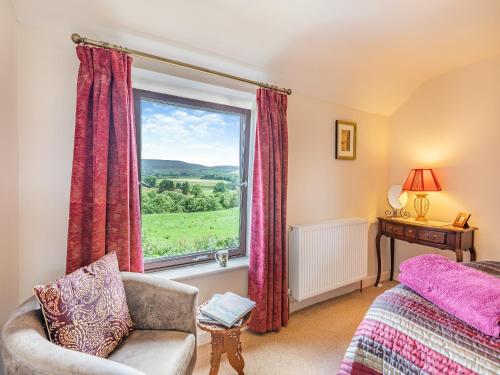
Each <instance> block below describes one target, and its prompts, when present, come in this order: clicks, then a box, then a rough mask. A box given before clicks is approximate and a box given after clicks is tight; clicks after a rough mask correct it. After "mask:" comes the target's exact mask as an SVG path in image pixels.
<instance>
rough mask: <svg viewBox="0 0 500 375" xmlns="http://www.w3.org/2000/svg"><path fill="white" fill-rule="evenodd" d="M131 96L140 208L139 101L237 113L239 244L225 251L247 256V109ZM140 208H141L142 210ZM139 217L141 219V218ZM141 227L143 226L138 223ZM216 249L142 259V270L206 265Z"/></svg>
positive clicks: (159, 96)
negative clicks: (238, 130) (238, 134)
mask: <svg viewBox="0 0 500 375" xmlns="http://www.w3.org/2000/svg"><path fill="white" fill-rule="evenodd" d="M133 94H134V116H135V128H136V145H137V167H138V168H137V169H138V173H139V176H138V178H139V194H140V196H139V198H140V202H141V206H142V186H141V167H142V165H141V155H142V111H141V109H142V108H141V100H142V99H146V100H150V101H156V102H160V103H167V104H171V105H178V106H181V107H188V108H195V109H205V110H208V111H211V112H218V113H229V114H236V115H239V116H240V117H241V122H240V165H239V168H240V176H241V182H240V245H239V247H238V248H230V249H227V250H228V251H229V257H230V258H236V257H244V256H246V246H247V232H248V231H247V223H248V177H249V176H248V173H249V165H250V126H251V115H252V111H251V110H250V109H246V108H240V107H234V106H230V105H225V104H218V103H212V102H207V101H203V100H197V99H191V98H185V97H180V96H174V95H169V94H163V93H158V92H154V91H148V90H142V89H137V88H134V89H133ZM141 209H142V207H141ZM141 217H142V216H141ZM141 225H142V224H141ZM217 251H219V250H212V251H203V252H197V253H191V254H186V255H179V256H173V257H168V258H158V259H156V260H144V270H145V271H154V270H160V269H167V268H174V267H182V266H190V265H193V264H198V263H206V262H210V261H213V260H214V254H215V253H216V252H217Z"/></svg>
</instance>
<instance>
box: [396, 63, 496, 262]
mask: <svg viewBox="0 0 500 375" xmlns="http://www.w3.org/2000/svg"><path fill="white" fill-rule="evenodd" d="M499 98H500V56H498V57H496V58H493V59H489V60H485V61H482V62H479V63H477V64H473V65H469V66H467V67H465V68H462V69H459V70H456V71H453V72H450V73H448V74H445V75H442V76H440V77H437V78H435V79H432V80H431V81H429V82H427V83H425V84H424V85H422V86H421V87H420V88H419V89H418V90H417V91H416V92H415V93H414V94H413V95H412V96H411V97H410V98H409V99H408V100H407V102H406V103H405V104H404V105H403V106H402V107H401V108H400V109H399V110H398V111H397V112H396V113H395V114H394V115H393V116H392V118H391V138H390V145H391V151H392V152H391V156H390V165H391V169H390V180H391V183H393V184H396V183H398V184H402V183H403V182H404V180H405V178H406V177H407V175H408V172H409V170H410V169H411V168H419V167H429V168H434V169H435V171H436V174H437V177H438V179H439V181H440V182H441V185H442V187H443V191H442V192H435V193H431V194H430V195H429V197H430V200H431V207H430V211H429V214H428V217H430V218H434V219H440V220H445V221H452V220H453V219H454V218H455V216H456V214H457V213H458V212H459V211H466V212H471V213H472V216H471V219H470V221H471V224H473V225H475V226H478V227H479V228H480V230H479V231H478V232H477V236H476V238H477V242H476V250H477V256H478V259H479V260H482V259H483V260H484V259H489V260H500V245H499V244H500V231H499V230H498V228H497V227H498V214H499V212H500V194H499V186H500V174H499V168H500V167H499V163H500V143H499V142H500V100H499ZM409 202H410V204H409V207H411V210H410V211H411V212H412V214H414V210H413V203H412V202H413V197H410V201H409ZM424 252H438V251H433V250H432V249H431V248H426V247H422V246H418V245H409V244H404V243H399V242H398V243H397V250H396V253H397V257H396V258H397V264H399V262H400V261H402V260H403V259H406V258H409V257H411V256H414V255H417V254H421V253H424ZM440 253H443V252H440ZM446 253H447V254H448V255H449V256H451V257H452V258H453V253H450V252H446ZM465 259H468V257H467V256H466V257H465Z"/></svg>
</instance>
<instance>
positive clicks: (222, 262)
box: [215, 250, 229, 267]
mask: <svg viewBox="0 0 500 375" xmlns="http://www.w3.org/2000/svg"><path fill="white" fill-rule="evenodd" d="M215 260H216V262H217V263H219V266H221V267H227V262H228V261H229V251H227V250H220V251H217V252H216V253H215Z"/></svg>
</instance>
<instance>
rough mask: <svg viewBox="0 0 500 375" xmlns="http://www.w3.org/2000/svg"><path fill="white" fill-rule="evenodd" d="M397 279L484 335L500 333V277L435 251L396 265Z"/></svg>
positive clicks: (496, 335)
mask: <svg viewBox="0 0 500 375" xmlns="http://www.w3.org/2000/svg"><path fill="white" fill-rule="evenodd" d="M399 269H400V271H401V273H400V274H399V281H400V282H401V283H402V284H404V285H406V286H407V287H409V288H411V289H413V290H414V291H415V292H417V293H418V294H420V295H421V296H422V297H424V298H425V299H427V300H428V301H430V302H432V303H433V304H435V305H437V306H439V307H440V308H442V309H443V310H444V311H446V312H448V313H449V314H452V315H454V316H456V317H457V318H458V319H460V320H462V321H464V322H465V323H467V324H469V325H470V326H472V327H474V328H476V329H478V330H479V331H481V332H483V333H484V334H486V335H488V336H493V337H498V336H499V334H500V279H499V278H497V277H495V276H493V275H488V274H486V273H484V272H481V271H477V270H475V269H472V268H470V267H467V266H464V265H463V264H460V263H455V262H452V261H450V260H448V259H446V258H445V257H442V256H440V255H435V254H427V255H420V256H417V257H414V258H411V259H408V260H407V261H404V262H403V263H401V265H400V266H399Z"/></svg>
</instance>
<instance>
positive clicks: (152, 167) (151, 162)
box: [141, 159, 239, 177]
mask: <svg viewBox="0 0 500 375" xmlns="http://www.w3.org/2000/svg"><path fill="white" fill-rule="evenodd" d="M141 169H142V175H156V176H161V177H178V176H194V177H202V176H213V175H220V176H234V175H238V172H239V167H237V166H232V165H217V166H213V167H209V166H206V165H201V164H192V163H187V162H184V161H180V160H159V159H142V164H141Z"/></svg>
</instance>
